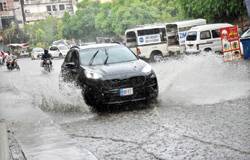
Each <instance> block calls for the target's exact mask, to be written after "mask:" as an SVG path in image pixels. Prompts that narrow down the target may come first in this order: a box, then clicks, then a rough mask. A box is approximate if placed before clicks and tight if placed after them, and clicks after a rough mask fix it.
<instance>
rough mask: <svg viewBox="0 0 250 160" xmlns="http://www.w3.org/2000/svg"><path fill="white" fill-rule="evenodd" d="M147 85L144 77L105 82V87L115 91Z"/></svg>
mask: <svg viewBox="0 0 250 160" xmlns="http://www.w3.org/2000/svg"><path fill="white" fill-rule="evenodd" d="M144 83H145V77H144V76H138V77H131V78H127V79H112V80H106V81H105V82H104V87H105V88H109V89H115V88H120V87H138V86H141V85H143V84H144Z"/></svg>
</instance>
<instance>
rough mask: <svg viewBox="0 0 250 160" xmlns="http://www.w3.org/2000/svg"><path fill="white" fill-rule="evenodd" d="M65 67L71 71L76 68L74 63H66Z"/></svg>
mask: <svg viewBox="0 0 250 160" xmlns="http://www.w3.org/2000/svg"><path fill="white" fill-rule="evenodd" d="M65 66H66V67H68V68H71V69H74V68H76V64H75V62H68V63H66V64H65Z"/></svg>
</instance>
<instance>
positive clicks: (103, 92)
mask: <svg viewBox="0 0 250 160" xmlns="http://www.w3.org/2000/svg"><path fill="white" fill-rule="evenodd" d="M144 78H145V80H144V81H143V82H140V81H138V82H136V83H135V82H132V81H133V80H132V79H131V78H130V79H131V81H130V80H128V81H127V82H128V83H124V84H123V83H122V82H121V81H123V80H121V81H120V85H118V84H112V85H108V84H107V81H103V82H101V85H94V86H93V85H92V86H88V87H90V88H89V90H91V93H88V94H92V95H91V97H93V100H95V101H98V102H100V103H102V104H108V105H112V104H123V103H128V102H137V101H143V100H150V99H154V98H156V97H157V96H158V83H157V78H156V77H155V74H151V75H149V76H145V77H144ZM110 81H111V82H112V81H116V80H109V81H108V83H110ZM123 88H133V94H132V95H129V96H120V89H123Z"/></svg>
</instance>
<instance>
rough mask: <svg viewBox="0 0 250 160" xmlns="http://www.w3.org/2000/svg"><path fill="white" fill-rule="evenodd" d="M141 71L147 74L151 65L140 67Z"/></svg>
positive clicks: (150, 69) (150, 70)
mask: <svg viewBox="0 0 250 160" xmlns="http://www.w3.org/2000/svg"><path fill="white" fill-rule="evenodd" d="M142 72H143V73H146V74H149V73H151V72H152V67H151V66H150V65H149V64H148V65H146V66H145V67H144V68H143V69H142Z"/></svg>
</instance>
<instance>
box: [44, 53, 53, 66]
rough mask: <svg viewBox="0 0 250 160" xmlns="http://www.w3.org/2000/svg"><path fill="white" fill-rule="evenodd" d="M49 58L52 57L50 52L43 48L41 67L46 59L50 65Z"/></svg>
mask: <svg viewBox="0 0 250 160" xmlns="http://www.w3.org/2000/svg"><path fill="white" fill-rule="evenodd" d="M51 58H52V56H51V54H49V51H48V50H47V49H45V50H44V54H43V55H42V67H43V66H44V64H45V63H46V60H49V63H50V65H52V61H51Z"/></svg>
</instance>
